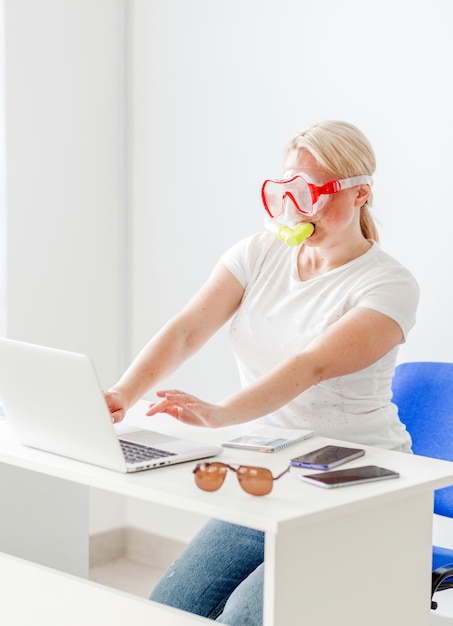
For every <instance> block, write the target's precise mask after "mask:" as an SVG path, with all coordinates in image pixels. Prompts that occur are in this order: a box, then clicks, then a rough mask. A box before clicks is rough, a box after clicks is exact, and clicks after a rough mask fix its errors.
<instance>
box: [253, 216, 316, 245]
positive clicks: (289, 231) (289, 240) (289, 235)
mask: <svg viewBox="0 0 453 626" xmlns="http://www.w3.org/2000/svg"><path fill="white" fill-rule="evenodd" d="M264 225H265V227H266V229H267V230H268V231H270V232H271V233H273V234H274V235H275V236H276V237H277V239H281V240H282V241H284V242H285V243H286V245H287V246H300V244H301V243H303V242H304V241H305V239H307V238H308V237H310V235H312V234H313V231H314V230H315V227H314V226H313V224H311V223H310V222H302V223H300V224H296V226H294V227H293V228H291V227H290V226H285V225H284V224H279V223H278V222H276V221H275V220H273V219H270V218H269V217H266V218H265V220H264Z"/></svg>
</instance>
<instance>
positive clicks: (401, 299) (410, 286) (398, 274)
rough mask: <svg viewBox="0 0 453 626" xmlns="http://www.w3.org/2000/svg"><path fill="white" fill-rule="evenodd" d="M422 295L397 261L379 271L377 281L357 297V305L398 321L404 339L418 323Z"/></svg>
mask: <svg viewBox="0 0 453 626" xmlns="http://www.w3.org/2000/svg"><path fill="white" fill-rule="evenodd" d="M419 297H420V289H419V286H418V283H417V282H416V280H415V278H414V277H413V276H412V274H411V273H410V272H409V271H408V270H407V269H405V268H404V267H403V266H401V265H398V264H395V266H394V267H392V268H389V267H387V268H386V270H385V272H384V271H383V272H382V273H381V274H379V273H378V275H377V276H376V280H375V281H373V283H372V284H371V285H368V286H367V287H366V288H365V289H364V290H363V292H362V293H360V294H359V295H358V297H357V301H356V303H355V306H361V307H367V308H369V309H373V310H375V311H379V312H380V313H383V314H384V315H388V317H391V318H392V319H393V320H395V321H396V322H397V323H398V324H399V326H400V328H401V330H402V332H403V337H404V340H406V338H407V335H408V333H409V331H410V330H411V328H412V327H413V326H414V324H415V320H416V312H417V307H418V302H419Z"/></svg>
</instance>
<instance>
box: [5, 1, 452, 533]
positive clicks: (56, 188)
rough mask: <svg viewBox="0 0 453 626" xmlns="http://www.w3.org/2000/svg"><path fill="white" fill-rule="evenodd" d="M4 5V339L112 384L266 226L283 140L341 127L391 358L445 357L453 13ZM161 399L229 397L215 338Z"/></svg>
mask: <svg viewBox="0 0 453 626" xmlns="http://www.w3.org/2000/svg"><path fill="white" fill-rule="evenodd" d="M4 3H5V20H6V21H5V23H6V30H7V33H6V35H7V70H8V71H7V88H8V89H7V116H8V117H7V120H8V125H7V130H8V144H7V145H8V218H9V223H8V242H9V253H8V276H9V286H8V332H9V334H10V335H11V336H17V337H18V338H23V339H30V340H33V341H39V342H42V343H48V344H52V345H58V346H60V347H67V348H70V349H72V348H74V349H78V350H82V351H86V352H89V353H90V354H92V356H93V357H94V359H95V362H96V364H97V365H98V368H99V370H100V373H101V378H102V380H103V381H104V382H107V383H110V381H111V380H112V379H114V377H115V376H116V375H117V372H118V371H119V370H120V369H121V367H122V366H123V363H124V360H123V359H122V356H121V355H122V354H123V353H124V352H125V351H127V358H126V360H129V359H130V358H132V356H133V355H134V354H135V353H136V352H137V350H138V349H139V348H140V347H141V346H142V345H143V343H144V342H145V341H146V340H147V339H148V337H149V336H150V335H151V334H152V333H153V332H154V331H155V330H157V329H158V328H159V327H160V325H161V324H162V323H163V322H164V321H165V320H166V319H167V318H168V317H169V316H170V315H172V314H173V313H174V312H176V311H177V310H178V309H179V307H180V306H182V305H183V304H184V303H185V301H186V300H187V298H188V297H189V296H190V295H191V294H192V293H193V291H194V290H195V289H196V288H197V287H198V286H199V285H200V284H201V283H202V282H203V280H204V279H205V277H206V276H207V274H208V272H209V271H210V269H211V267H212V266H213V264H214V263H215V261H216V260H217V258H218V256H219V254H220V253H221V252H222V251H223V250H224V249H225V248H227V247H228V246H229V245H231V244H232V243H233V242H234V241H236V240H237V239H238V238H240V237H243V236H246V235H248V234H249V233H251V232H254V231H255V230H257V229H260V228H261V225H262V219H263V216H264V211H263V209H262V207H261V205H260V199H259V189H260V184H261V181H262V180H263V178H264V177H267V176H272V175H278V174H279V173H280V170H281V158H282V151H283V146H284V143H285V142H286V140H287V139H288V138H289V137H290V136H291V135H292V134H293V133H295V132H297V131H298V130H299V129H301V128H303V127H305V126H306V125H308V124H310V123H312V122H316V121H318V120H322V119H326V118H339V119H345V120H349V121H351V122H353V123H356V124H357V125H358V126H359V127H361V128H362V130H364V132H365V133H366V134H367V135H368V137H369V138H370V140H371V142H372V143H373V145H374V147H375V151H376V155H377V160H378V169H377V172H376V175H375V186H374V191H375V199H376V209H375V214H376V217H377V220H378V224H379V226H380V232H381V238H382V245H383V247H384V248H385V249H386V250H387V251H388V252H390V253H391V254H393V255H394V256H396V257H397V258H399V259H400V260H401V261H402V262H404V263H405V264H406V265H407V266H408V267H409V268H410V269H411V270H412V271H413V273H414V274H415V276H416V277H417V279H418V281H419V283H420V286H421V290H422V299H421V304H420V309H419V315H418V323H417V326H416V328H415V330H414V331H413V332H412V334H411V335H410V338H409V342H408V344H407V345H406V346H404V347H403V349H402V351H401V360H407V359H438V360H451V359H452V358H453V356H452V349H451V346H450V342H449V336H450V334H449V329H450V317H451V313H450V309H451V298H452V296H451V295H450V290H449V285H450V282H451V281H450V267H451V259H450V255H451V246H450V245H449V244H450V226H451V224H452V220H453V218H452V217H451V213H450V208H449V200H450V198H449V187H448V185H449V176H450V164H451V154H450V153H451V150H450V148H451V145H452V134H453V125H452V123H451V117H450V111H451V110H452V104H453V103H452V87H451V81H450V80H449V76H450V59H451V58H452V53H453V50H452V48H453V37H452V34H453V4H452V3H451V0H431V2H429V3H428V2H426V0H423V1H421V0H414V1H411V2H409V0H393V1H390V0H381V2H379V3H371V2H363V0H343V2H337V0H317V1H316V2H308V1H304V0H279V1H278V2H277V1H276V0H246V1H244V0H229V2H226V3H225V2H220V0H190V2H188V1H187V0H153V1H151V0H123V1H120V0H65V1H64V2H61V0H4ZM126 30H127V34H128V38H127V42H128V43H127V46H125V39H124V33H125V31H126ZM125 66H126V70H127V71H126V72H125V71H124V67H125ZM125 133H127V139H128V141H127V142H126V141H125ZM125 160H127V165H128V169H127V172H125V171H124V170H123V169H122V168H123V166H124V162H125ZM126 195H127V198H126V197H125V196H126ZM124 239H126V242H124ZM128 248H129V250H130V258H129V257H128V253H127V250H128ZM125 278H126V279H127V280H125ZM125 328H126V329H127V332H123V331H124V330H125ZM126 349H127V350H126ZM168 384H169V385H172V386H173V385H177V386H180V387H181V388H184V389H187V390H188V391H192V392H194V393H197V394H199V395H201V396H203V397H205V398H207V399H213V400H216V399H218V398H221V397H222V396H223V395H225V394H226V393H229V392H230V391H231V390H233V389H236V388H237V385H238V381H237V376H236V370H235V365H234V362H233V359H232V357H231V355H230V352H229V348H228V343H227V332H226V330H225V331H224V332H223V333H220V335H219V336H218V337H217V338H216V339H215V340H213V341H212V342H211V343H210V344H209V345H208V346H206V348H205V349H204V350H203V351H202V353H201V354H200V355H198V356H197V357H196V358H195V359H194V360H193V361H192V362H191V363H190V364H188V365H186V366H185V367H184V368H182V370H181V371H180V372H179V373H177V374H176V375H174V376H172V377H171V379H170V380H169V381H168ZM101 500H102V499H97V498H95V501H96V502H97V503H98V504H99V507H98V508H99V511H100V510H103V512H104V513H105V511H106V508H105V504H106V503H104V502H102V501H101ZM94 509H96V504H95V505H94ZM112 510H113V515H112V516H113V517H115V519H118V515H117V513H118V511H117V503H114V504H113V506H112ZM133 511H134V509H133V508H132V509H131V508H130V509H129V514H128V515H127V519H128V520H130V521H131V522H132V523H133V522H134V519H135V520H137V521H138V519H139V516H135V515H134V512H133ZM151 518H152V516H150V519H149V523H150V525H152V523H153V520H152V519H151ZM97 519H98V520H100V517H99V518H97ZM94 525H95V526H96V527H97V528H99V527H102V528H104V526H105V525H108V520H106V518H105V516H103V517H102V520H101V521H100V522H99V524H96V523H95V524H94ZM172 532H173V531H172ZM175 532H176V531H175Z"/></svg>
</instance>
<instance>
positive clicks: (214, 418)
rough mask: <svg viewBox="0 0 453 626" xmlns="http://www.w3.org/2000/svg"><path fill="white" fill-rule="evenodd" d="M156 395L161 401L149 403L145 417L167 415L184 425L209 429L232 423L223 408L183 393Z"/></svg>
mask: <svg viewBox="0 0 453 626" xmlns="http://www.w3.org/2000/svg"><path fill="white" fill-rule="evenodd" d="M156 395H157V396H158V397H159V398H162V400H161V401H160V402H153V403H151V404H150V405H149V408H148V411H147V412H146V415H155V414H156V413H167V415H171V416H172V417H174V418H176V419H177V420H179V421H181V422H184V423H185V424H191V425H193V426H208V427H209V428H218V427H219V426H228V425H229V424H231V423H232V422H231V421H229V420H230V418H229V416H228V414H227V413H228V412H227V410H226V409H225V408H224V407H221V406H219V405H218V404H210V403H209V402H204V401H203V400H200V399H199V398H196V397H195V396H192V395H190V394H188V393H184V392H183V391H179V390H177V389H172V390H166V391H158V392H157V393H156Z"/></svg>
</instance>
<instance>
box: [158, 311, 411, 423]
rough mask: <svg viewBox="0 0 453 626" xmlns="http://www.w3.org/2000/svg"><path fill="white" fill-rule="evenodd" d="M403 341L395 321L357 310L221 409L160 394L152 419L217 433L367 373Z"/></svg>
mask: <svg viewBox="0 0 453 626" xmlns="http://www.w3.org/2000/svg"><path fill="white" fill-rule="evenodd" d="M402 338H403V333H402V330H401V327H400V326H399V324H398V323H397V322H396V321H395V320H393V319H392V318H390V317H388V316H387V315H385V314H383V313H379V312H378V311H375V310H373V309H369V308H365V307H356V308H354V309H351V310H350V311H348V313H346V314H345V315H344V316H343V317H342V318H341V319H339V320H338V321H337V322H335V323H334V324H332V325H331V326H329V327H328V328H327V329H326V330H325V331H324V332H323V333H321V334H320V335H319V336H318V337H316V338H314V339H313V341H311V342H310V343H309V345H308V346H307V347H306V349H305V350H304V351H303V352H300V353H299V354H296V355H294V356H291V357H289V358H288V359H286V360H285V361H283V362H282V363H281V364H280V365H278V366H277V367H275V368H273V369H272V370H271V371H270V372H268V373H267V374H265V375H264V376H261V377H260V378H259V379H258V380H256V381H255V382H254V383H253V384H251V385H249V386H248V387H246V388H244V389H242V390H241V391H238V392H237V393H235V394H232V395H230V396H228V397H227V398H225V399H224V400H223V401H221V402H219V403H218V404H210V403H207V402H203V401H202V400H200V399H198V398H195V397H194V396H191V395H189V394H186V393H183V392H181V391H178V390H171V391H169V390H167V391H159V392H158V393H157V395H158V396H159V397H161V398H162V400H161V401H160V402H157V403H155V404H154V405H151V406H150V409H149V411H148V415H153V414H154V413H158V412H164V413H168V414H169V415H172V416H173V417H175V418H177V419H179V420H181V421H182V422H185V423H188V424H197V425H200V426H211V427H218V426H227V425H231V424H238V423H241V422H247V421H250V420H253V419H256V418H258V417H262V416H263V415H266V414H268V413H272V412H273V411H276V410H277V409H279V408H280V407H282V406H284V405H285V404H287V403H288V402H290V401H291V400H293V399H294V398H295V397H296V396H298V395H299V394H301V393H302V392H304V391H305V390H306V389H308V388H310V387H312V386H313V385H316V384H317V383H319V382H321V381H323V380H327V379H329V378H336V377H337V376H344V375H346V374H353V373H354V372H357V371H360V370H362V369H365V368H366V367H368V366H370V365H372V364H373V363H375V362H376V361H378V360H379V359H380V358H382V357H383V356H384V355H385V354H387V353H388V352H389V351H390V350H391V349H392V348H394V347H395V346H396V345H397V344H399V343H400V342H401V340H402Z"/></svg>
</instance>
